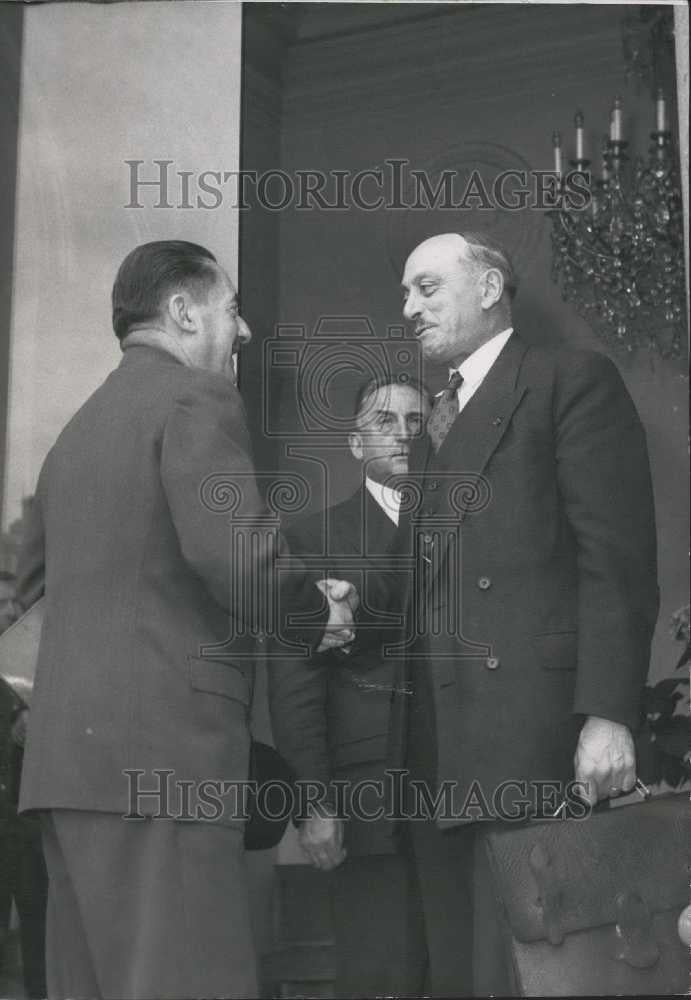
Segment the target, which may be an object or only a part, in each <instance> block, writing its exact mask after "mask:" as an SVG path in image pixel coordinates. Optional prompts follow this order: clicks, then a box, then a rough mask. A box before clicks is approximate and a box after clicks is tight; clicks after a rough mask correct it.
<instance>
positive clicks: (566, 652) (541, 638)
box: [533, 629, 578, 670]
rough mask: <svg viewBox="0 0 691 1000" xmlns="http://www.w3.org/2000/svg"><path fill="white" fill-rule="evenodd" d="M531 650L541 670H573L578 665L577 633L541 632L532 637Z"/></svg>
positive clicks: (574, 631)
mask: <svg viewBox="0 0 691 1000" xmlns="http://www.w3.org/2000/svg"><path fill="white" fill-rule="evenodd" d="M533 648H534V649H535V652H536V654H537V658H538V663H539V664H540V666H541V667H542V669H543V670H575V669H576V666H577V663H578V633H577V632H576V630H575V629H573V630H569V631H565V632H543V633H541V634H540V635H534V636H533Z"/></svg>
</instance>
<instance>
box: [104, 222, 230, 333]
mask: <svg viewBox="0 0 691 1000" xmlns="http://www.w3.org/2000/svg"><path fill="white" fill-rule="evenodd" d="M215 265H216V258H215V257H214V255H213V254H212V253H211V252H210V251H209V250H207V249H206V248H205V247H201V246H198V244H196V243H187V242H186V241H185V240H157V241H155V242H153V243H143V244H142V245H141V246H139V247H136V248H135V249H134V250H132V252H131V253H128V255H127V256H126V257H125V259H124V260H123V262H122V264H121V265H120V267H119V268H118V273H117V276H116V278H115V284H114V285H113V293H112V303H113V329H114V330H115V335H116V337H117V338H118V340H122V339H123V338H124V337H126V336H127V334H128V333H129V331H130V329H131V327H132V326H134V325H135V324H137V323H147V322H150V321H151V320H153V319H156V317H157V316H158V314H159V309H160V307H161V303H162V301H163V299H164V297H165V296H166V294H167V293H169V292H171V291H174V290H175V289H177V288H187V289H189V290H190V291H191V292H192V293H193V294H194V295H195V296H202V295H206V294H208V291H209V288H210V287H211V286H212V285H213V283H214V281H215V280H216V274H217V271H216V267H215Z"/></svg>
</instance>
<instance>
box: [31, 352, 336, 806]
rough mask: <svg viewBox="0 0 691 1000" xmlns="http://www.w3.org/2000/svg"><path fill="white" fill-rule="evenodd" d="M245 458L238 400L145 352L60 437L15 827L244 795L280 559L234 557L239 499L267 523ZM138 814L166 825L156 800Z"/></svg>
mask: <svg viewBox="0 0 691 1000" xmlns="http://www.w3.org/2000/svg"><path fill="white" fill-rule="evenodd" d="M249 455H250V443H249V437H248V433H247V429H246V424H245V415H244V409H243V405H242V402H241V400H240V397H239V394H238V392H237V389H236V387H235V386H234V385H233V384H232V383H230V382H229V381H228V380H227V379H225V378H223V377H222V376H220V375H215V374H211V373H207V372H204V371H200V370H195V369H191V368H188V367H186V366H184V365H183V364H181V363H179V362H178V361H177V360H176V359H175V358H174V357H172V356H170V355H168V354H166V353H164V352H162V351H160V350H158V349H154V348H150V347H144V346H132V347H130V348H128V349H126V351H125V353H124V356H123V359H122V362H121V364H120V366H119V367H118V368H117V369H116V370H115V371H114V372H112V373H111V374H110V376H109V377H108V378H107V379H106V380H105V382H104V383H103V385H102V386H101V387H100V388H99V389H98V390H97V391H96V392H95V393H94V394H93V395H92V396H91V397H90V399H88V400H87V402H86V403H85V404H84V405H83V406H82V407H81V409H80V410H79V411H78V412H77V414H76V415H75V416H74V417H73V419H72V420H71V421H70V422H69V424H68V425H67V426H66V427H65V429H64V430H63V432H62V433H61V434H60V436H59V438H58V440H57V442H56V444H55V445H54V447H53V448H52V449H51V451H50V453H49V454H48V457H47V458H46V461H45V463H44V465H43V468H42V470H41V474H40V477H39V482H38V487H37V492H36V498H35V502H34V505H33V515H32V519H31V526H30V530H29V537H28V539H27V543H26V546H25V550H24V558H23V567H22V569H21V575H20V581H19V588H18V593H19V597H20V601H21V603H22V604H23V605H24V606H27V605H29V604H31V603H32V601H33V600H35V599H36V598H37V597H38V596H40V594H41V593H42V592H43V590H44V588H45V620H44V624H43V632H42V638H41V645H40V649H39V658H38V665H37V673H36V681H35V688H34V696H33V703H32V709H31V713H30V722H29V733H28V739H27V748H26V755H25V761H24V774H23V780H22V788H21V800H20V807H21V808H22V809H34V808H41V809H45V808H66V809H88V810H97V811H100V810H103V811H108V812H113V813H121V814H125V813H127V812H128V811H129V810H130V808H131V805H132V800H131V797H130V795H129V793H130V791H131V790H132V788H137V787H138V788H140V789H141V790H143V791H144V790H149V789H152V788H154V789H156V788H157V785H158V784H159V783H162V784H163V787H164V790H165V788H166V787H167V788H168V789H169V802H168V809H169V811H170V812H172V813H173V814H174V815H177V814H179V812H180V808H181V804H180V800H179V796H178V795H177V794H176V790H177V787H178V786H177V785H176V784H175V782H177V781H180V780H183V781H191V782H193V783H194V785H193V787H194V789H195V791H196V790H197V789H199V787H200V783H201V782H203V781H205V780H207V779H208V780H210V781H221V780H227V781H231V782H232V781H237V780H244V779H245V778H246V777H247V768H248V750H249V732H248V727H247V722H248V711H249V705H250V697H251V691H252V681H253V660H252V655H253V650H254V638H253V637H254V636H255V635H256V634H257V632H258V630H259V629H260V628H261V627H262V625H263V624H265V622H263V618H264V617H266V616H268V615H269V612H270V611H273V610H274V609H275V606H274V605H273V604H272V602H271V600H269V601H266V600H265V601H263V602H262V601H261V600H258V601H254V603H253V604H252V603H251V602H250V601H249V600H248V599H247V597H248V595H249V594H250V593H251V592H253V590H252V588H256V587H258V586H262V587H265V588H268V589H265V591H264V596H265V597H266V596H267V595H271V593H272V591H271V587H272V581H273V579H274V573H273V570H274V558H275V552H274V548H273V543H272V541H271V540H270V539H268V538H267V539H265V538H264V535H263V534H262V532H261V530H260V531H259V532H258V537H259V538H260V541H259V542H258V543H256V541H255V543H253V544H254V547H253V548H252V547H251V546H250V544H249V543H248V544H247V545H246V546H245V547H244V549H243V551H242V552H238V551H237V548H236V546H237V538H236V536H235V535H233V534H231V527H230V523H229V516H228V509H229V503H230V501H229V498H230V500H232V503H234V504H235V512H236V513H238V514H239V515H241V516H242V517H243V518H244V524H245V526H246V528H247V531H248V537H249V536H251V535H252V533H253V531H254V529H255V528H256V527H257V525H258V524H259V523H260V522H261V521H262V518H263V517H264V516H265V514H266V510H265V508H264V505H263V502H262V500H261V499H260V497H259V494H258V491H257V485H256V482H255V478H254V472H253V467H252V462H251V459H250V457H249ZM210 475H212V476H214V477H218V478H217V481H216V485H215V486H214V485H213V482H212V481H210V480H209V479H208V477H209V476H210ZM226 501H227V502H226ZM231 505H232V504H231ZM279 551H280V543H279ZM285 569H286V573H285V581H286V584H287V586H286V591H285V593H286V594H288V593H289V594H290V595H291V601H292V604H291V605H290V608H305V609H307V610H310V609H314V610H316V609H317V607H318V606H319V605H320V604H321V603H322V601H321V596H320V595H319V594H318V592H317V590H316V588H314V586H313V581H312V579H311V578H308V577H307V576H306V575H305V574H304V572H303V566H302V564H301V563H299V561H292V562H291V560H290V559H289V558H286V560H285ZM288 584H289V585H288ZM288 610H289V605H288V604H287V603H286V604H284V605H282V607H281V613H282V612H284V611H285V612H287V611H288ZM155 769H165V770H169V771H171V772H172V774H171V775H170V778H169V779H165V778H157V777H156V776H155V775H154V774H153V772H154V770H155ZM127 770H130V771H137V772H143V773H142V774H141V775H139V776H137V777H135V778H129V779H128V778H127V777H126V775H125V773H124V772H125V771H127ZM206 790H207V792H208V793H209V794H210V795H211V796H212V798H213V797H215V796H216V792H217V791H218V789H216V788H213V787H209V786H206ZM202 794H203V790H202ZM223 803H224V806H226V807H228V808H226V809H224V812H223V814H222V815H221V816H220V817H218V818H220V819H222V820H223V821H226V822H229V823H230V824H231V825H238V820H237V810H235V809H233V808H232V807H231V804H232V792H231V793H230V798H223ZM197 804H199V805H200V806H201V808H202V812H203V813H204V814H205V815H207V816H215V815H216V814H217V813H218V811H219V808H218V804H217V803H216V804H215V805H214V804H211V805H208V806H207V805H204V803H203V802H201V803H200V802H199V800H198V799H197V798H196V796H195V795H194V794H193V798H192V809H193V810H194V809H195V807H196V805H197ZM137 806H138V809H137V811H138V812H139V813H142V814H152V813H156V812H157V811H158V809H159V808H160V807H161V799H160V796H152V797H150V798H148V799H147V798H146V797H144V798H141V799H140V800H139V802H138V803H137Z"/></svg>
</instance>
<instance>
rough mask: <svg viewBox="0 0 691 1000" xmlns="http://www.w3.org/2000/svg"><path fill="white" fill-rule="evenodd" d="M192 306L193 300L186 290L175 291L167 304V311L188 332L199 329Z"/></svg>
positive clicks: (177, 324)
mask: <svg viewBox="0 0 691 1000" xmlns="http://www.w3.org/2000/svg"><path fill="white" fill-rule="evenodd" d="M191 307H192V302H191V300H190V298H189V296H187V295H186V294H185V293H184V292H175V293H174V294H173V295H171V296H170V297H169V299H168V302H167V304H166V312H167V313H168V315H169V316H170V318H171V319H172V320H173V322H174V323H175V325H176V326H179V327H180V328H181V329H182V330H185V331H186V332H187V333H194V332H195V330H196V329H197V324H196V323H195V321H194V316H193V314H192V308H191Z"/></svg>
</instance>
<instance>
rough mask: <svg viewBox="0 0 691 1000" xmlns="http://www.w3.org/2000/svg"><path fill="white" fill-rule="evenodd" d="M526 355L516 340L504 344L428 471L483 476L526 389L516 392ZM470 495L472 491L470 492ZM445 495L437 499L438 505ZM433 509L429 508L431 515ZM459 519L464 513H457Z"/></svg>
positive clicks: (520, 342) (433, 507)
mask: <svg viewBox="0 0 691 1000" xmlns="http://www.w3.org/2000/svg"><path fill="white" fill-rule="evenodd" d="M526 351H527V347H526V345H525V344H524V343H523V342H522V341H521V340H520V339H519V338H518V337H517V336H516V334H513V336H512V337H511V338H510V339H509V341H508V342H507V344H506V346H505V348H504V350H503V351H502V352H501V354H500V355H499V357H498V358H497V360H496V361H495V363H494V365H493V366H492V368H491V369H490V371H489V372H488V373H487V375H486V377H485V379H484V381H483V382H482V384H481V385H480V387H479V389H478V390H477V392H475V394H474V395H473V396H472V398H471V399H470V400H469V402H468V403H467V405H466V406H465V407H464V408H463V410H462V411H461V413H459V415H458V419H457V420H456V421H455V422H454V424H453V426H452V427H451V430H450V431H449V433H448V435H447V437H446V439H445V440H444V442H443V444H442V446H441V448H440V449H439V451H438V452H437V454H436V455H434V453H432V457H431V460H430V462H429V464H428V471H429V473H430V474H432V473H433V472H441V473H444V472H446V473H450V474H452V475H458V476H461V475H468V476H469V477H471V478H473V479H475V478H476V477H479V476H481V475H482V474H483V472H484V471H485V468H486V467H487V463H488V462H489V460H490V459H491V457H492V455H493V454H494V452H495V451H496V449H497V447H498V446H499V443H500V441H501V439H502V438H503V436H504V434H505V433H506V431H507V430H508V427H509V425H510V423H511V419H512V417H513V414H514V413H515V411H516V409H517V408H518V406H519V404H520V402H521V400H522V398H523V396H524V394H525V392H526V388H525V387H522V388H518V387H517V380H518V372H519V370H520V366H521V362H522V360H523V357H524V355H525V353H526ZM469 492H470V493H472V492H473V491H469ZM444 493H445V491H444V490H441V491H438V493H437V494H436V496H437V497H438V499H439V501H441V499H442V497H443V496H444ZM436 507H438V503H437V504H436V505H435V506H432V505H428V507H427V509H428V510H429V512H430V513H434V512H435V509H436ZM459 513H460V515H461V517H463V516H464V515H465V509H461V510H460V511H459Z"/></svg>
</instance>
